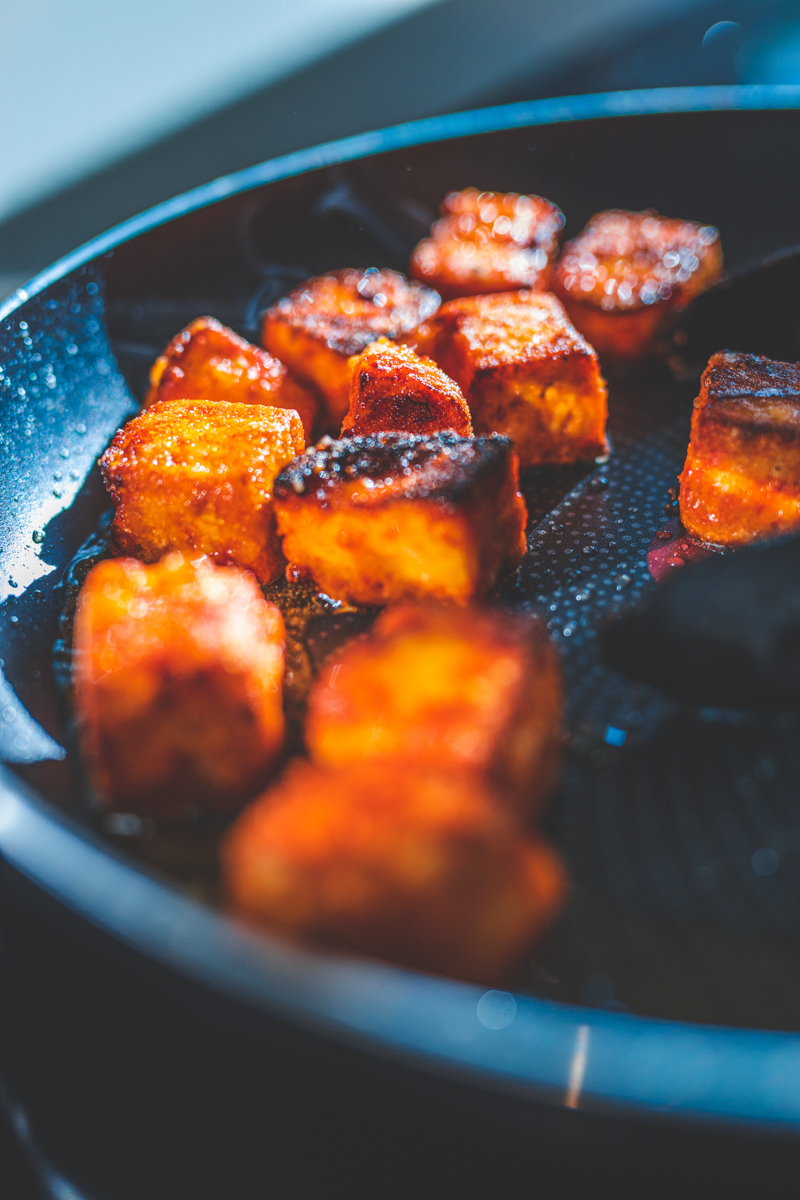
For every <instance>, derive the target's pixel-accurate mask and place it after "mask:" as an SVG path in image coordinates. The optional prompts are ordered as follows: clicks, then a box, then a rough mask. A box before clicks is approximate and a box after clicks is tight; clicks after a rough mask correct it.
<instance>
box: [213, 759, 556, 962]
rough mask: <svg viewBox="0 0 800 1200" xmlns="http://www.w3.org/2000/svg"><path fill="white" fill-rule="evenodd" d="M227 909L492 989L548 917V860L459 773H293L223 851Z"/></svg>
mask: <svg viewBox="0 0 800 1200" xmlns="http://www.w3.org/2000/svg"><path fill="white" fill-rule="evenodd" d="M222 861H223V878H224V882H225V886H226V890H227V894H228V896H229V898H230V900H231V902H232V904H233V906H234V907H235V908H236V909H237V910H238V911H239V912H241V913H243V914H245V915H247V916H249V917H251V918H254V919H255V920H257V921H260V922H262V923H263V924H264V925H266V926H267V927H268V928H270V929H273V930H275V931H276V932H278V933H282V934H284V935H289V936H294V937H296V938H299V939H301V940H303V941H308V942H311V943H316V944H319V945H323V946H334V947H337V948H341V949H346V950H352V951H357V952H361V953H365V954H372V955H376V956H377V957H379V958H383V959H389V960H391V961H393V962H397V963H402V964H405V965H407V966H410V967H415V968H417V969H419V970H424V971H434V972H436V973H437V974H442V975H451V976H455V977H456V978H462V979H469V980H473V981H475V982H479V983H486V984H492V983H500V982H502V981H504V980H505V979H507V978H508V975H509V973H510V972H511V971H512V970H513V969H514V967H515V966H516V965H517V963H518V962H519V960H520V958H521V957H522V955H524V954H525V952H526V951H528V950H529V949H530V947H531V946H532V944H533V943H534V941H535V940H536V937H537V936H538V935H539V934H540V933H541V932H542V931H543V930H544V929H545V927H546V926H547V925H548V924H549V923H550V921H552V919H553V917H554V915H555V914H556V912H557V911H558V909H559V907H560V906H561V904H562V902H563V898H564V895H565V891H566V880H565V872H564V868H563V865H562V863H561V860H560V858H559V857H558V855H557V854H556V853H555V851H554V850H552V849H551V848H550V846H548V845H547V844H546V843H545V842H542V841H538V840H533V839H530V838H526V837H524V836H522V835H520V834H519V833H518V832H517V831H516V828H515V825H514V822H513V821H511V820H509V818H508V817H507V815H506V814H504V813H503V812H502V811H501V810H500V809H499V807H498V804H497V802H496V800H495V799H494V798H493V797H492V796H491V795H490V794H489V793H488V792H487V790H486V788H485V785H484V784H483V783H482V782H481V781H480V780H477V779H475V778H473V777H470V776H466V777H464V776H459V775H456V774H444V773H443V774H438V775H431V774H427V773H422V774H420V773H418V772H414V771H412V770H409V769H405V770H400V771H393V772H392V771H386V770H385V769H384V768H383V767H381V766H379V765H376V764H370V763H359V764H355V765H352V766H351V767H349V768H348V769H347V770H344V771H331V770H325V769H322V768H319V767H315V766H311V765H310V764H308V763H300V762H298V763H295V764H294V766H293V767H292V768H290V770H289V772H288V773H287V775H286V776H285V778H284V779H283V780H282V781H281V782H280V783H279V784H278V785H277V786H276V787H274V788H273V789H272V790H271V791H268V792H266V793H265V794H264V795H263V796H262V797H260V798H259V799H258V800H256V801H255V802H254V803H253V804H252V805H250V807H249V808H247V809H246V811H245V812H244V813H243V814H242V815H241V817H239V818H238V820H237V822H236V824H235V825H234V827H233V829H232V830H231V832H230V833H229V834H228V837H227V839H226V842H225V844H224V846H223V855H222Z"/></svg>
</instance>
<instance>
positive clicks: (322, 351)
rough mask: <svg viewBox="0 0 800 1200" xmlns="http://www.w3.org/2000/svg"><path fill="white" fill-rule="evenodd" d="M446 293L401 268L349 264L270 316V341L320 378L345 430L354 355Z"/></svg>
mask: <svg viewBox="0 0 800 1200" xmlns="http://www.w3.org/2000/svg"><path fill="white" fill-rule="evenodd" d="M438 307H439V296H438V294H437V293H436V292H434V291H432V290H431V289H430V288H427V287H423V286H422V284H419V283H412V282H409V280H408V279H406V277H405V275H401V274H399V272H397V271H379V270H378V269H377V268H376V267H370V268H369V269H368V270H366V271H355V270H345V271H338V272H336V274H332V275H320V276H319V277H317V278H316V279H309V280H308V281H307V282H306V283H304V284H302V285H301V286H300V287H298V288H296V289H295V290H294V291H293V292H292V293H291V294H290V295H289V296H285V297H284V298H283V300H279V301H278V303H277V304H275V305H273V307H272V308H271V309H269V311H268V312H267V314H266V316H265V318H264V334H263V342H264V345H265V346H266V347H267V349H268V350H269V351H270V353H271V354H274V355H275V356H276V358H279V359H280V360H281V362H284V363H286V365H287V366H288V368H289V370H290V371H293V372H294V374H295V375H297V376H298V378H300V379H303V380H306V381H307V382H308V383H311V384H314V385H315V387H317V388H318V389H319V391H320V392H321V394H322V396H323V397H324V399H325V402H326V405H327V414H326V415H327V422H328V425H329V427H330V429H331V431H333V430H334V429H335V430H338V429H339V426H340V425H341V423H342V420H343V418H344V416H345V414H346V413H347V409H348V407H349V404H350V368H349V366H348V359H349V358H351V357H352V356H353V355H354V354H361V353H362V352H363V351H364V350H366V348H367V346H368V345H369V344H370V342H374V341H375V340H376V339H377V338H379V337H387V338H390V339H391V340H392V341H395V340H396V339H397V338H399V337H402V336H403V335H404V334H406V333H409V332H410V331H411V330H412V329H414V328H415V327H416V326H417V325H419V323H420V321H424V320H425V319H426V318H427V317H430V316H432V315H433V313H435V312H436V309H437V308H438Z"/></svg>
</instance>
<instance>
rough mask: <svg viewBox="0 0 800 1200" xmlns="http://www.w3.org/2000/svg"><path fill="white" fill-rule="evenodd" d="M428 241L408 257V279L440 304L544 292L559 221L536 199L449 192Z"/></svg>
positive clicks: (561, 218)
mask: <svg viewBox="0 0 800 1200" xmlns="http://www.w3.org/2000/svg"><path fill="white" fill-rule="evenodd" d="M441 214H442V215H441V217H440V219H439V220H438V221H436V222H435V223H434V224H433V225H432V226H431V231H430V235H429V236H428V237H426V238H423V240H422V241H421V242H420V243H419V245H418V246H417V247H416V248H415V250H414V252H413V254H412V255H411V275H412V276H413V277H414V279H419V280H420V281H421V282H422V283H427V284H429V285H430V287H433V288H436V291H437V292H438V293H439V294H440V296H442V298H443V299H445V300H452V299H454V298H455V297H457V296H477V295H485V294H486V293H487V292H511V291H514V290H516V289H517V288H535V289H537V290H539V291H544V290H546V288H547V286H548V283H549V280H550V271H551V264H552V262H553V260H554V259H555V257H556V255H557V253H558V237H559V234H560V232H561V230H562V228H563V226H564V216H563V213H562V212H561V211H560V209H558V208H556V206H555V204H551V203H550V201H549V200H544V199H542V197H541V196H520V195H518V194H517V193H516V192H480V191H478V189H477V188H466V189H465V190H464V191H463V192H450V193H449V194H448V195H447V196H445V198H444V201H443V203H442V207H441Z"/></svg>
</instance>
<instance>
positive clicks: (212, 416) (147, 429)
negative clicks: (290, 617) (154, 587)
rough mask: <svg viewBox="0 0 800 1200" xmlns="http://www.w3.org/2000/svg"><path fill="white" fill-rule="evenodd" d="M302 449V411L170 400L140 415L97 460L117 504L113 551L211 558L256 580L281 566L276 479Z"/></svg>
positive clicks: (150, 558) (147, 557)
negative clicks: (176, 552)
mask: <svg viewBox="0 0 800 1200" xmlns="http://www.w3.org/2000/svg"><path fill="white" fill-rule="evenodd" d="M304 448H305V437H304V434H303V426H302V423H301V421H300V418H299V417H298V415H297V413H296V412H293V411H291V410H290V409H285V408H270V407H267V406H266V405H264V404H228V403H227V402H226V401H216V402H215V401H211V400H206V401H202V400H199V401H181V400H165V401H162V402H161V403H159V404H154V405H153V407H152V408H148V409H146V410H145V412H143V413H141V414H140V415H139V416H138V417H134V418H133V420H132V421H129V422H128V424H127V425H124V426H123V427H122V429H119V430H118V431H117V433H116V435H115V436H114V439H113V441H112V442H111V445H110V446H109V448H108V449H107V450H106V452H105V454H104V455H103V457H102V458H101V460H100V466H101V470H102V473H103V478H104V480H105V484H106V487H107V488H108V491H109V493H110V495H111V499H112V501H113V503H114V521H113V524H112V526H111V543H112V547H113V549H114V552H115V553H116V554H130V555H133V557H135V558H140V559H142V560H143V561H144V562H156V561H157V560H158V559H159V558H160V557H161V556H162V554H164V553H165V552H166V551H167V550H183V551H185V552H186V553H187V554H190V555H192V556H197V555H201V554H207V555H208V556H209V557H210V558H212V559H213V560H214V561H215V562H217V563H220V564H225V563H231V564H232V565H234V566H237V567H244V568H246V569H247V570H250V571H252V572H253V573H254V574H255V576H256V577H257V579H258V580H259V582H261V583H269V582H270V581H272V580H273V579H276V578H277V577H278V576H279V575H280V573H281V571H282V570H283V567H284V558H283V555H282V553H281V547H280V541H279V539H278V534H277V530H276V528H275V516H274V513H273V507H272V484H273V480H274V479H275V476H276V475H277V474H278V473H279V472H280V471H281V469H282V468H283V467H284V466H286V464H287V463H288V462H290V461H291V460H292V459H293V458H295V456H296V455H298V454H302V453H303V450H304Z"/></svg>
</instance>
